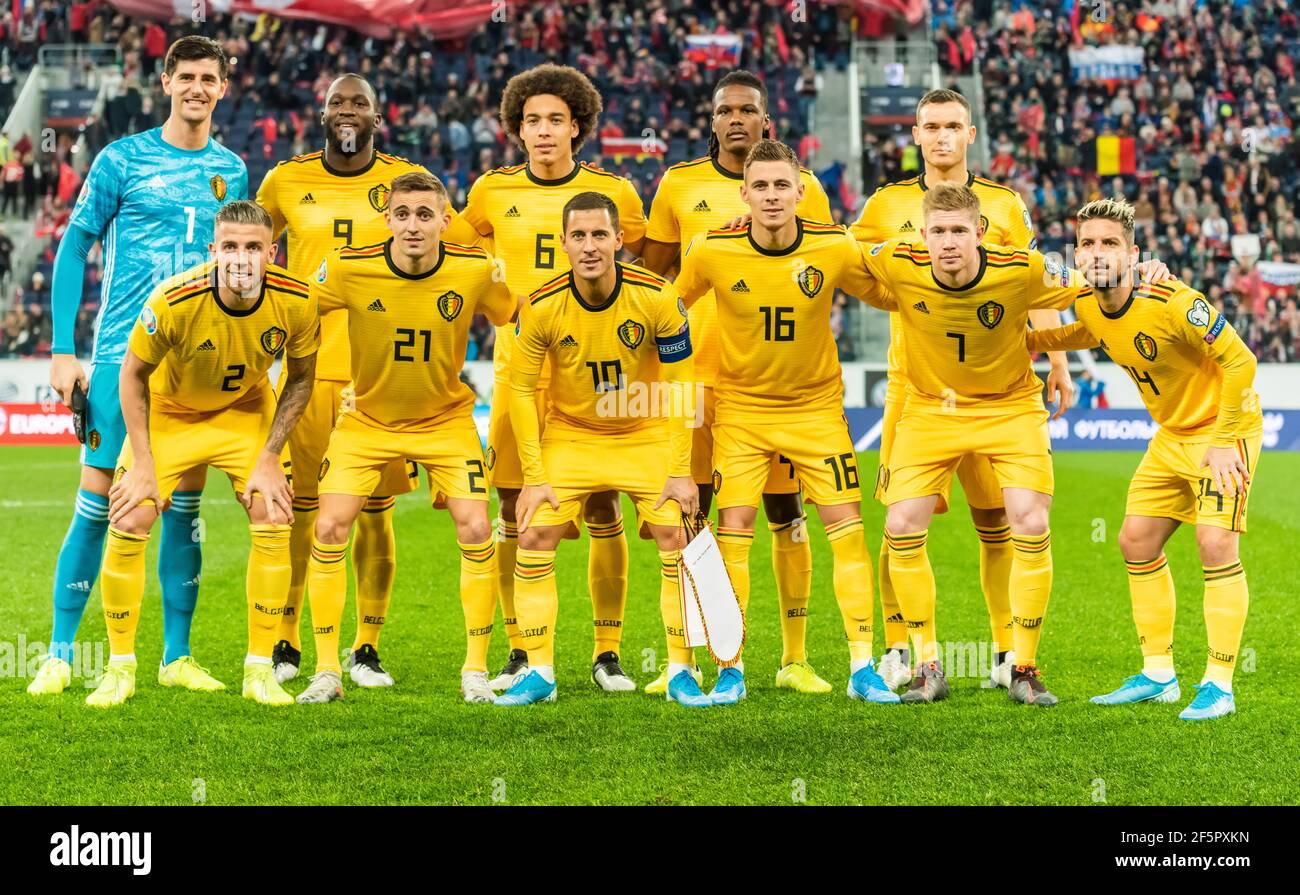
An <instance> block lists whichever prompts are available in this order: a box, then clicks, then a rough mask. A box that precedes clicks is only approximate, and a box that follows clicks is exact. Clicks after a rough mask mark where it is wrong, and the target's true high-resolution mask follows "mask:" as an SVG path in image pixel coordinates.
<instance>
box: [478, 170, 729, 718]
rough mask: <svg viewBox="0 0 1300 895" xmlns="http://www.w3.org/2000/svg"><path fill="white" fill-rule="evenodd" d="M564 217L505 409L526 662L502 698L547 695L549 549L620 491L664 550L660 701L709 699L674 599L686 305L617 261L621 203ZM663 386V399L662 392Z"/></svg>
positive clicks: (694, 502) (683, 466)
mask: <svg viewBox="0 0 1300 895" xmlns="http://www.w3.org/2000/svg"><path fill="white" fill-rule="evenodd" d="M562 222H563V223H562V231H561V232H562V233H563V234H564V235H563V239H562V240H561V246H562V247H563V250H564V252H565V254H566V255H568V257H569V262H570V265H571V269H570V271H569V272H568V273H567V274H562V275H561V276H558V277H555V278H554V279H552V280H551V281H549V282H548V283H546V284H545V285H543V286H542V287H541V288H540V289H538V290H537V291H536V292H534V293H533V294H532V295H531V296H529V303H528V305H526V306H525V308H524V310H523V314H522V317H521V319H520V324H519V326H520V328H519V336H518V338H517V339H516V340H515V346H514V358H513V360H512V362H511V374H510V390H511V391H510V416H511V422H512V423H513V424H514V428H515V432H516V433H517V439H518V443H519V452H520V457H521V459H522V462H523V466H524V481H525V483H526V484H525V487H524V490H523V493H522V494H521V495H520V498H519V503H518V511H519V541H520V544H519V552H518V558H517V561H516V565H515V572H514V574H515V579H516V581H515V609H516V611H517V612H518V613H519V615H518V618H519V625H520V628H521V629H522V633H523V636H524V643H525V649H527V651H528V662H529V668H530V670H529V672H528V675H527V676H526V677H523V678H521V679H520V680H519V681H518V682H517V683H515V684H514V686H512V687H511V688H510V689H509V690H508V691H507V692H506V693H505V695H503V696H499V697H497V700H496V704H497V705H504V706H514V705H531V704H533V703H537V702H553V701H554V700H555V697H556V692H557V690H556V685H555V619H556V614H557V611H558V607H559V596H558V594H557V592H556V587H555V550H556V548H557V547H558V546H559V544H560V540H561V538H562V537H563V535H564V532H565V530H566V529H567V528H568V526H569V525H570V524H571V523H572V522H573V521H574V520H575V519H576V518H577V516H578V513H579V511H580V510H581V508H582V501H583V500H584V499H585V498H586V497H587V496H588V495H589V494H592V493H593V492H598V491H604V490H614V491H621V492H623V493H625V494H627V495H628V496H630V497H631V498H632V499H633V500H634V501H635V502H636V507H637V516H638V517H639V519H640V522H641V524H642V525H645V526H648V528H649V531H650V535H651V536H652V537H653V538H654V540H655V543H656V545H658V547H659V566H660V579H659V580H660V587H659V610H660V612H661V614H662V616H663V622H664V628H665V630H666V631H667V633H668V643H669V652H670V657H671V662H672V663H673V664H672V666H671V668H672V669H673V671H674V672H678V671H680V677H681V682H680V683H681V684H682V685H683V686H682V687H681V688H680V689H679V688H678V686H677V685H678V683H679V682H678V681H677V680H676V679H674V681H673V686H672V687H670V689H669V691H668V698H669V699H670V700H674V701H677V702H680V703H683V704H686V705H694V706H707V705H708V704H709V698H708V697H707V696H705V695H704V693H703V692H701V690H700V687H699V684H698V683H697V682H696V680H695V678H693V677H692V676H691V673H690V670H691V669H692V667H693V663H692V662H691V655H690V651H689V650H688V649H687V648H686V643H685V640H684V638H683V630H682V629H683V623H682V615H681V608H680V604H679V602H678V600H679V596H678V593H679V592H678V578H677V561H678V559H679V558H680V557H681V547H682V541H681V537H682V535H681V531H682V529H681V517H682V514H683V513H685V514H687V515H694V514H695V512H696V511H697V510H698V504H699V501H698V492H697V491H696V488H695V485H694V483H693V482H692V481H691V457H690V453H691V433H690V430H689V429H688V426H689V424H690V422H691V419H692V414H691V413H690V410H689V408H688V403H689V399H690V398H691V393H692V387H693V384H692V383H691V382H690V378H691V363H690V357H691V335H690V330H689V329H688V327H687V323H686V312H685V309H684V308H683V307H682V304H681V300H680V299H679V298H678V297H677V290H676V289H674V288H673V285H672V284H671V283H669V282H668V281H667V280H664V279H661V278H660V277H658V276H655V275H654V274H652V273H649V272H647V271H646V270H644V269H643V268H640V267H636V266H634V265H631V264H620V263H618V262H617V261H615V260H614V256H615V255H616V254H617V252H618V250H619V248H620V247H621V246H622V243H623V240H622V232H621V227H620V225H619V214H618V206H617V205H615V204H614V201H613V200H612V199H610V198H609V197H608V196H606V195H604V194H603V193H596V192H584V193H579V194H578V195H576V196H574V197H573V198H572V199H570V200H569V201H568V202H567V203H566V204H565V206H564V210H563V212H562ZM547 357H549V358H550V361H551V386H550V389H551V395H550V403H549V408H550V409H549V410H548V411H547V420H546V434H545V436H544V437H543V436H542V435H541V424H540V421H539V420H538V416H537V394H536V392H537V380H538V377H539V375H540V374H541V370H542V363H543V361H544V360H545V359H546V358H547ZM665 384H667V385H668V391H669V392H671V393H670V394H664V393H663V386H664V385H665ZM619 393H621V394H619ZM637 393H640V400H638V399H637V397H636V395H637ZM616 395H617V396H618V398H622V399H623V400H618V398H616V397H615V396H616ZM647 395H648V399H647ZM665 407H666V408H667V410H668V415H669V416H671V420H668V419H665V418H664V414H663V412H662V410H663V408H665ZM638 408H639V409H638Z"/></svg>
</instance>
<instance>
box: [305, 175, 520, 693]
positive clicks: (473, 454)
mask: <svg viewBox="0 0 1300 895" xmlns="http://www.w3.org/2000/svg"><path fill="white" fill-rule="evenodd" d="M449 206H450V202H449V199H448V198H447V190H446V187H444V186H443V184H442V181H440V180H439V179H438V178H436V177H434V176H433V175H432V174H429V173H426V172H423V171H421V172H411V173H407V174H402V175H400V176H399V177H396V178H394V180H393V183H392V188H391V191H390V192H389V194H388V205H387V209H386V211H385V212H384V217H385V220H386V221H387V222H388V226H389V229H390V230H391V232H392V235H391V237H390V238H389V239H387V240H385V241H384V242H380V243H377V244H375V245H370V246H363V247H357V248H347V247H344V248H341V249H337V250H335V251H334V252H331V253H330V254H329V255H328V256H327V257H326V259H325V260H324V261H322V262H321V263H320V267H319V269H318V270H317V272H316V274H315V275H314V276H313V277H312V278H311V288H312V293H313V295H314V296H316V300H317V304H318V305H319V307H320V308H321V310H322V311H323V312H325V313H329V312H330V311H333V310H335V309H342V310H344V311H345V312H346V314H347V326H348V338H349V341H350V344H351V350H352V377H353V379H352V382H353V388H354V389H355V391H356V398H355V402H349V404H348V406H347V407H345V409H344V411H343V412H342V413H341V414H340V415H339V420H338V424H337V425H336V426H335V427H334V431H333V434H331V435H330V440H329V447H328V448H327V450H326V452H325V459H324V461H323V462H322V464H321V465H320V472H319V478H320V485H319V491H320V510H319V514H318V516H317V519H316V533H315V538H314V539H313V541H312V553H311V562H310V565H309V567H308V576H307V597H308V599H309V600H310V601H311V623H312V628H313V630H314V631H315V636H316V674H315V675H314V676H313V677H312V679H311V684H310V685H309V686H308V687H307V689H306V690H305V691H303V692H302V693H301V694H299V696H298V701H299V702H301V703H313V702H329V701H330V700H332V699H337V698H339V697H341V696H342V695H343V682H342V678H341V670H342V669H341V668H340V665H339V650H338V645H339V623H340V622H341V620H342V617H343V603H344V600H345V598H346V597H347V590H348V582H347V574H346V568H345V560H346V555H347V548H348V532H349V531H351V530H352V523H353V522H354V521H355V520H356V519H357V517H358V515H360V514H361V512H362V510H363V509H364V507H365V504H366V500H367V498H368V497H369V495H370V494H371V493H372V492H373V491H374V488H375V486H376V484H377V483H378V482H379V480H380V478H381V477H382V476H383V474H384V470H385V469H387V468H390V467H391V465H392V463H393V462H395V461H400V460H402V459H403V458H408V459H410V460H413V461H415V462H416V463H418V464H420V465H421V466H423V467H424V468H425V469H426V470H428V473H429V479H430V482H431V483H432V489H433V494H434V499H435V505H445V506H446V508H447V511H448V512H449V513H450V514H451V518H452V522H453V523H454V524H455V526H456V540H457V542H458V544H459V547H460V552H461V563H460V597H461V605H462V608H463V609H464V611H465V629H466V635H467V637H468V642H469V645H468V652H467V654H466V658H465V664H464V666H463V667H462V669H461V692H462V694H463V695H464V697H465V700H466V701H467V702H490V701H491V700H492V691H491V690H490V689H489V688H488V685H487V653H488V643H489V641H490V639H491V635H492V618H493V615H494V614H495V613H496V551H495V548H494V544H493V541H492V526H491V523H490V522H489V521H488V477H487V469H486V461H485V458H484V456H483V446H482V444H481V443H480V441H479V437H478V429H477V428H476V427H475V425H474V418H473V410H474V393H473V391H472V390H471V389H470V388H469V387H468V386H467V385H465V384H464V383H463V382H461V381H460V378H459V377H460V371H461V369H462V368H463V367H464V365H465V346H466V344H467V343H468V341H469V327H470V323H471V322H472V321H473V319H474V315H475V314H476V313H483V314H486V315H487V317H488V319H489V320H490V321H492V322H493V323H497V324H504V323H506V322H507V321H509V320H510V318H511V317H512V316H513V315H514V312H515V305H516V303H515V300H514V299H513V298H512V297H511V295H510V293H509V292H508V291H507V289H506V285H505V281H504V277H502V276H501V275H500V273H499V271H497V269H496V267H495V265H494V263H493V260H492V258H491V257H489V255H488V254H487V252H485V251H484V250H483V249H480V248H467V247H465V246H460V245H454V244H451V243H447V242H443V241H442V238H441V237H442V232H443V230H444V229H445V228H446V226H447V222H448V220H449V219H450V217H451V213H450V210H449Z"/></svg>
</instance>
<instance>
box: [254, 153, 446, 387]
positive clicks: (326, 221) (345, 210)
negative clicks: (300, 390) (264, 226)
mask: <svg viewBox="0 0 1300 895" xmlns="http://www.w3.org/2000/svg"><path fill="white" fill-rule="evenodd" d="M424 170H425V169H424V167H423V166H421V165H416V164H413V163H411V162H408V161H407V160H406V159H404V158H399V157H398V156H395V155H388V154H387V153H384V152H376V153H375V157H374V159H373V160H372V161H371V163H370V165H369V167H367V168H364V169H362V170H361V171H356V172H348V173H342V172H339V171H335V170H333V169H332V168H330V167H329V166H328V165H327V164H326V162H325V154H324V152H310V153H308V154H306V155H297V156H294V157H293V158H291V159H287V160H286V161H283V162H280V164H278V165H276V166H275V167H274V168H272V169H271V170H270V171H267V172H266V178H265V179H264V180H263V181H262V186H261V188H260V189H258V191H257V204H258V205H261V206H262V207H263V208H265V209H266V210H267V211H268V212H270V214H271V220H272V221H274V222H275V238H276V239H277V240H278V239H279V238H280V234H282V233H286V232H287V233H288V252H287V254H288V258H287V259H286V261H285V267H287V268H288V269H289V270H290V271H291V272H292V273H293V274H294V276H297V277H301V278H302V279H304V280H306V279H309V278H310V277H311V275H312V274H313V273H315V271H316V268H317V267H319V266H320V262H321V259H322V258H324V257H325V256H326V255H327V254H329V253H330V252H331V251H333V250H334V249H336V248H338V247H340V246H358V245H362V246H364V245H373V244H375V243H377V242H382V241H383V240H385V239H387V238H388V236H389V235H390V231H389V229H388V225H387V224H385V223H384V209H386V208H388V187H389V184H391V183H392V182H393V178H394V177H397V176H398V175H400V174H409V173H411V172H412V171H424ZM453 213H454V212H453ZM322 313H323V312H322ZM347 319H348V318H347V315H346V314H342V313H335V314H324V316H323V317H322V318H321V349H320V357H318V358H317V359H316V378H317V379H330V380H334V381H338V382H347V381H348V380H349V379H350V378H351V371H350V370H349V368H348V326H347Z"/></svg>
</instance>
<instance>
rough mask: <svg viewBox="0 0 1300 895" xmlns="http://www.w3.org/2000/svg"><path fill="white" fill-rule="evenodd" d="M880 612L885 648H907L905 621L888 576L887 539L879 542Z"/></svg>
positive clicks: (891, 581) (892, 583)
mask: <svg viewBox="0 0 1300 895" xmlns="http://www.w3.org/2000/svg"><path fill="white" fill-rule="evenodd" d="M880 612H881V616H882V617H883V618H884V619H885V648H886V649H907V622H905V621H904V620H903V609H902V607H901V606H899V605H898V597H897V596H896V595H895V594H894V580H893V579H892V578H891V577H890V576H889V539H888V538H885V539H883V540H882V541H881V542H880Z"/></svg>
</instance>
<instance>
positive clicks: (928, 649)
mask: <svg viewBox="0 0 1300 895" xmlns="http://www.w3.org/2000/svg"><path fill="white" fill-rule="evenodd" d="M928 534H929V532H928V530H927V531H913V532H907V533H899V534H890V533H889V532H885V543H886V544H887V545H888V547H889V577H890V580H891V581H892V582H893V584H894V593H895V594H896V595H897V596H898V602H899V606H900V608H901V609H902V611H903V618H904V619H905V620H906V624H907V630H908V633H909V634H910V635H911V639H912V658H913V661H914V662H917V663H920V662H933V661H935V660H936V659H938V658H939V643H938V641H937V640H936V639H935V637H936V635H935V625H934V593H935V584H934V569H932V568H931V567H930V557H929V554H927V553H926V550H925V539H926V536H927V535H928Z"/></svg>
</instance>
